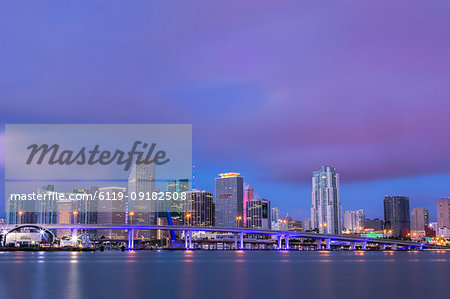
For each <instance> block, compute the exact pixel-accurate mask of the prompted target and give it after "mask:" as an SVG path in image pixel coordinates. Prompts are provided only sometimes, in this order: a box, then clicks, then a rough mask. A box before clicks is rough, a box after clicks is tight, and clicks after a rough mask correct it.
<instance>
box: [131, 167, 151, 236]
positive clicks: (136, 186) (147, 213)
mask: <svg viewBox="0 0 450 299" xmlns="http://www.w3.org/2000/svg"><path fill="white" fill-rule="evenodd" d="M153 192H156V188H155V164H154V163H151V164H149V165H145V164H144V163H138V162H137V161H136V162H135V163H134V164H133V168H132V169H131V172H130V176H129V177H128V214H130V213H133V217H127V218H128V224H141V225H155V224H156V211H157V201H155V200H140V199H139V196H140V194H143V195H144V196H145V197H149V198H151V197H152V193H153ZM136 237H137V238H142V237H143V238H144V239H155V238H156V232H155V231H138V230H136Z"/></svg>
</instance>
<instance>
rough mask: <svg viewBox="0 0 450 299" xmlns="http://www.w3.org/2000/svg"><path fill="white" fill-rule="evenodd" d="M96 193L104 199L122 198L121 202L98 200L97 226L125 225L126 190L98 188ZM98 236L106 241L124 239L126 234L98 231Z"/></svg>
mask: <svg viewBox="0 0 450 299" xmlns="http://www.w3.org/2000/svg"><path fill="white" fill-rule="evenodd" d="M98 192H99V193H101V194H103V195H104V196H105V198H116V199H118V198H122V200H100V201H99V203H98V217H97V221H98V224H125V211H126V200H125V194H126V192H127V189H126V188H122V187H105V188H99V189H98ZM97 233H98V235H99V236H104V237H106V238H107V239H125V238H126V236H127V232H126V231H125V230H117V229H116V230H113V229H99V230H97Z"/></svg>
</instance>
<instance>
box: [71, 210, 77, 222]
mask: <svg viewBox="0 0 450 299" xmlns="http://www.w3.org/2000/svg"><path fill="white" fill-rule="evenodd" d="M72 214H73V224H77V215H78V212H77V211H73V213H72Z"/></svg>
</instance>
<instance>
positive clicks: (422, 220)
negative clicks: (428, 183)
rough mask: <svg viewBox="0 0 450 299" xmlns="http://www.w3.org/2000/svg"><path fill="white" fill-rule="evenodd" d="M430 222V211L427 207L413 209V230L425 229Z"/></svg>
mask: <svg viewBox="0 0 450 299" xmlns="http://www.w3.org/2000/svg"><path fill="white" fill-rule="evenodd" d="M428 224H430V213H429V212H428V210H425V208H414V209H412V210H411V230H412V231H424V230H425V226H428Z"/></svg>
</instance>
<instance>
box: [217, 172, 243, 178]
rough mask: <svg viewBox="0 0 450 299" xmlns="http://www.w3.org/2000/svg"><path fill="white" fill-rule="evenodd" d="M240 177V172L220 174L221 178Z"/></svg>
mask: <svg viewBox="0 0 450 299" xmlns="http://www.w3.org/2000/svg"><path fill="white" fill-rule="evenodd" d="M238 175H240V173H238V172H227V173H219V176H220V177H221V178H232V177H237V176H238Z"/></svg>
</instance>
